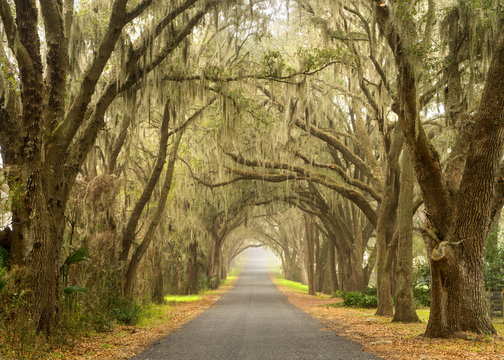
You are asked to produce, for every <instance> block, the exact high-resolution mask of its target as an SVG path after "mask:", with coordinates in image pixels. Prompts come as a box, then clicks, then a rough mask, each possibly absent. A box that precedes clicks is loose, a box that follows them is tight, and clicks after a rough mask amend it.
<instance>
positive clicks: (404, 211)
mask: <svg viewBox="0 0 504 360" xmlns="http://www.w3.org/2000/svg"><path fill="white" fill-rule="evenodd" d="M401 163H402V169H401V190H400V193H399V208H398V213H399V214H398V222H399V224H398V226H399V229H398V231H399V238H398V241H399V244H398V265H397V292H396V302H395V313H394V318H393V319H392V321H401V322H416V321H419V320H418V315H417V313H416V311H415V302H414V296H413V196H414V194H413V190H414V181H415V180H414V174H413V167H412V164H411V158H410V156H409V150H408V149H407V148H404V149H403V155H402V159H401Z"/></svg>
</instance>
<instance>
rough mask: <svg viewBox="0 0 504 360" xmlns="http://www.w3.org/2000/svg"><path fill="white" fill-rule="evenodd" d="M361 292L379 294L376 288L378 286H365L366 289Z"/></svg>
mask: <svg viewBox="0 0 504 360" xmlns="http://www.w3.org/2000/svg"><path fill="white" fill-rule="evenodd" d="M361 292H362V293H363V294H366V295H374V296H377V295H378V290H377V289H376V287H367V288H364V290H362V291H361Z"/></svg>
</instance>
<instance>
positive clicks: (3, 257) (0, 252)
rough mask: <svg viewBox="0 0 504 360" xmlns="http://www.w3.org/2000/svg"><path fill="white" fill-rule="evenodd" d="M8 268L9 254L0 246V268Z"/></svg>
mask: <svg viewBox="0 0 504 360" xmlns="http://www.w3.org/2000/svg"><path fill="white" fill-rule="evenodd" d="M8 266H9V252H8V251H7V249H6V248H4V247H3V246H2V245H0V268H6V267H8Z"/></svg>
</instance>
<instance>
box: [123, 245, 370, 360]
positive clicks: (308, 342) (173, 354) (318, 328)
mask: <svg viewBox="0 0 504 360" xmlns="http://www.w3.org/2000/svg"><path fill="white" fill-rule="evenodd" d="M251 253H252V255H251V256H250V257H249V260H248V262H247V265H246V267H245V269H244V270H243V272H242V274H241V276H240V278H239V279H238V281H237V283H236V284H235V286H234V287H233V288H232V289H231V291H230V292H229V293H228V294H226V295H224V296H223V297H222V298H221V299H220V300H219V301H217V302H216V303H215V304H214V305H213V306H212V307H211V308H210V309H208V310H207V311H205V312H204V313H203V314H201V315H200V316H199V317H197V318H196V319H194V320H192V321H191V322H189V323H187V324H185V325H184V326H183V327H182V328H181V329H180V330H178V331H176V332H175V333H173V334H171V335H169V336H167V337H166V338H165V339H163V340H161V341H160V342H158V343H156V344H155V345H154V346H152V347H151V348H149V349H147V350H146V351H144V352H143V353H141V354H140V355H138V356H137V357H135V358H133V359H134V360H161V359H163V360H164V359H174V360H175V359H176V360H186V359H187V360H189V359H191V360H200V359H201V360H203V359H209V360H251V359H254V360H267V359H270V360H293V359H331V360H335V359H352V360H354V359H378V357H376V356H375V355H373V354H371V353H365V352H362V350H361V346H360V345H359V344H357V343H355V342H352V341H349V340H346V339H344V338H342V337H340V336H338V335H336V333H334V332H333V331H330V330H329V331H326V330H328V329H327V328H326V327H325V325H323V324H321V323H320V322H318V321H316V320H314V319H313V318H311V317H310V316H309V315H307V314H306V313H305V312H303V311H302V310H299V309H298V308H296V307H295V306H294V305H292V304H291V303H289V302H288V300H287V298H286V297H285V296H284V295H283V294H282V293H281V292H279V291H278V290H277V289H276V287H275V285H274V284H273V283H272V281H271V280H270V278H269V276H268V271H267V268H266V260H265V256H264V252H262V250H261V249H255V250H253V251H251Z"/></svg>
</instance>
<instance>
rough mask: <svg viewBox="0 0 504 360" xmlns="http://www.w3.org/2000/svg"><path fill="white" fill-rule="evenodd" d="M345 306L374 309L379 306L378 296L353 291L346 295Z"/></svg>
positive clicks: (344, 298)
mask: <svg viewBox="0 0 504 360" xmlns="http://www.w3.org/2000/svg"><path fill="white" fill-rule="evenodd" d="M343 304H345V306H352V307H362V308H374V307H377V306H378V297H377V296H376V295H366V294H364V293H362V292H359V291H351V292H348V293H346V294H345V295H344V297H343Z"/></svg>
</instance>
